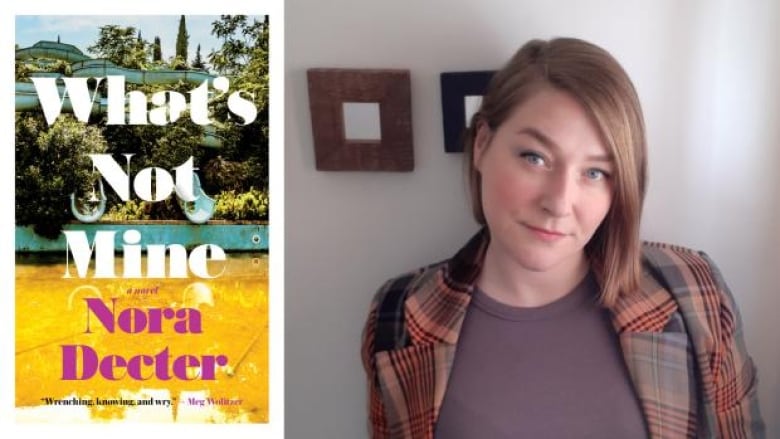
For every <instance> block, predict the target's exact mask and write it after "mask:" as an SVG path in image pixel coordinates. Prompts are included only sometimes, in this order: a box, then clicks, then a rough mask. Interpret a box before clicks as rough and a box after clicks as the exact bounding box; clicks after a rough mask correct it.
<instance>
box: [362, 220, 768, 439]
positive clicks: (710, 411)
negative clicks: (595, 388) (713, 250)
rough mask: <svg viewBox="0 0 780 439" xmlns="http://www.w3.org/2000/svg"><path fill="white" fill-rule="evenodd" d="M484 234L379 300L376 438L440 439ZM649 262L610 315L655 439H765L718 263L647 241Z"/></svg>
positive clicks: (371, 336) (368, 347)
mask: <svg viewBox="0 0 780 439" xmlns="http://www.w3.org/2000/svg"><path fill="white" fill-rule="evenodd" d="M488 239H489V238H488V237H487V233H486V232H485V231H484V230H483V231H482V232H480V233H478V234H477V235H476V236H475V237H474V238H473V239H472V240H471V241H470V242H469V243H468V244H467V245H466V246H465V247H463V248H462V249H461V250H460V251H459V252H458V253H457V254H456V255H455V256H454V257H453V258H452V259H449V260H447V261H445V262H442V263H439V264H434V265H432V266H429V267H425V268H421V269H418V270H416V271H414V272H411V273H408V274H406V275H403V276H400V277H398V278H395V279H391V280H390V281H388V282H387V283H385V285H384V286H383V287H382V288H380V290H379V291H378V292H377V294H376V296H375V297H374V301H373V303H372V305H371V309H370V312H369V316H368V321H367V322H366V326H365V329H364V331H363V343H362V359H363V365H364V367H365V370H366V373H367V378H368V388H369V428H370V431H371V437H373V438H415V439H417V438H428V439H430V438H433V432H434V426H435V423H436V420H437V419H438V416H439V409H440V408H441V404H442V400H443V398H444V393H445V390H446V388H447V381H448V379H449V375H450V370H451V368H452V364H453V359H454V357H455V349H456V346H457V341H458V334H459V332H460V328H461V324H462V323H463V318H464V316H465V313H466V309H467V308H468V306H469V301H470V299H471V293H472V292H473V291H474V283H475V281H476V279H477V276H478V275H479V272H480V270H481V266H482V261H483V258H484V253H485V250H486V248H487V242H488ZM643 258H644V261H645V269H646V270H645V274H644V276H643V279H642V282H641V285H640V289H639V291H635V292H634V293H633V294H623V295H621V296H620V298H619V299H618V301H617V302H616V304H615V306H614V307H612V308H611V310H610V311H611V316H612V323H613V325H614V328H615V331H616V333H617V334H618V336H619V339H620V347H621V349H622V353H623V357H624V359H625V362H626V365H627V368H628V371H629V374H630V377H631V380H632V382H633V385H634V388H635V390H636V392H637V395H638V397H639V400H640V403H641V407H642V410H643V412H644V417H645V420H646V423H647V427H648V434H649V437H651V438H653V439H661V438H664V439H672V438H689V437H690V438H763V437H764V425H763V422H762V420H761V415H760V412H759V407H758V399H757V395H756V393H757V387H756V384H757V381H756V369H755V367H754V365H753V363H752V360H751V358H750V357H749V356H748V354H747V351H746V349H745V344H744V341H743V335H742V326H741V322H740V317H739V314H738V311H737V308H736V304H735V303H734V300H733V298H732V296H731V293H730V292H729V290H728V288H727V287H726V284H725V283H724V282H723V279H722V278H721V276H720V273H719V272H718V270H717V268H716V267H715V265H714V264H713V262H712V261H711V260H710V259H709V258H708V257H707V256H706V255H705V254H703V253H699V252H695V251H693V250H689V249H685V248H682V247H677V246H670V245H665V244H654V243H645V245H644V246H643ZM388 295H394V296H396V298H397V299H400V300H384V299H385V298H386V297H388ZM399 295H400V296H399ZM388 304H390V305H388ZM392 304H398V305H392ZM377 325H379V326H380V327H381V328H382V330H381V331H377V327H378V326H377ZM377 334H379V335H380V336H384V337H385V338H387V336H388V334H389V335H390V336H391V338H392V340H391V343H390V346H391V347H390V348H387V349H383V348H381V347H380V348H379V349H377V347H379V346H382V345H387V340H382V341H381V342H379V343H378V340H376V336H377Z"/></svg>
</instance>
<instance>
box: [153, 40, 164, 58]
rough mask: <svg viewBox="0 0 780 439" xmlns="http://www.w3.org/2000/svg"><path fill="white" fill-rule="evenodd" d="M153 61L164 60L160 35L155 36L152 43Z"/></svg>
mask: <svg viewBox="0 0 780 439" xmlns="http://www.w3.org/2000/svg"><path fill="white" fill-rule="evenodd" d="M152 61H154V62H162V43H160V37H154V44H153V45H152Z"/></svg>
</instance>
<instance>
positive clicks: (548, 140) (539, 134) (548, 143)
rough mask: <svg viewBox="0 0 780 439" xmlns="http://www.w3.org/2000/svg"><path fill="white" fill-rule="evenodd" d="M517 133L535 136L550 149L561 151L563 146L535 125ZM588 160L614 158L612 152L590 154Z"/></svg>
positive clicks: (599, 160) (598, 160)
mask: <svg viewBox="0 0 780 439" xmlns="http://www.w3.org/2000/svg"><path fill="white" fill-rule="evenodd" d="M517 134H526V135H528V136H531V137H533V138H534V139H536V140H537V141H538V142H539V143H541V144H542V145H544V146H546V147H547V148H549V149H553V150H556V151H560V150H561V147H560V146H558V144H557V143H555V142H554V141H553V140H552V139H551V138H549V137H548V136H547V135H546V134H544V133H543V132H541V131H539V130H537V129H536V128H533V127H525V128H522V129H520V130H518V131H517ZM585 159H586V160H589V161H597V162H612V161H614V160H613V159H612V155H611V154H597V155H589V156H586V157H585Z"/></svg>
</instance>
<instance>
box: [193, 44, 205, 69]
mask: <svg viewBox="0 0 780 439" xmlns="http://www.w3.org/2000/svg"><path fill="white" fill-rule="evenodd" d="M192 67H193V68H196V69H205V68H206V65H205V64H203V58H201V56H200V44H198V49H197V50H196V51H195V60H194V61H192Z"/></svg>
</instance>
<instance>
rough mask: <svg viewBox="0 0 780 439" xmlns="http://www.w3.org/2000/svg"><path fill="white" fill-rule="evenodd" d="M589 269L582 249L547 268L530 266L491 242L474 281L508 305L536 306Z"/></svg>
mask: <svg viewBox="0 0 780 439" xmlns="http://www.w3.org/2000/svg"><path fill="white" fill-rule="evenodd" d="M589 269H590V264H589V263H588V261H587V258H586V257H585V253H584V252H582V253H580V254H578V255H575V256H574V257H571V258H568V259H565V260H563V261H561V262H560V263H558V264H556V265H555V266H553V267H550V268H548V269H546V270H531V269H528V268H526V267H524V266H522V265H521V264H520V263H518V261H517V260H515V259H514V258H513V257H512V256H511V255H509V254H506V253H504V252H502V251H501V250H500V249H498V248H496V246H495V245H494V243H493V242H491V243H490V244H489V245H488V248H487V251H486V253H485V261H484V265H483V267H482V272H481V273H480V275H479V278H478V279H477V285H478V286H479V287H480V288H481V289H482V291H483V292H485V294H487V295H488V296H490V297H491V298H493V299H495V300H497V301H499V302H502V303H505V304H507V305H511V306H518V307H529V308H530V307H538V306H543V305H547V304H548V303H552V302H554V301H556V300H558V299H560V298H561V297H563V296H565V295H566V294H568V293H569V292H571V291H572V290H573V289H574V287H576V286H577V285H578V284H579V283H580V282H581V281H582V279H583V278H584V277H585V275H586V274H587V272H588V270H589Z"/></svg>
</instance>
